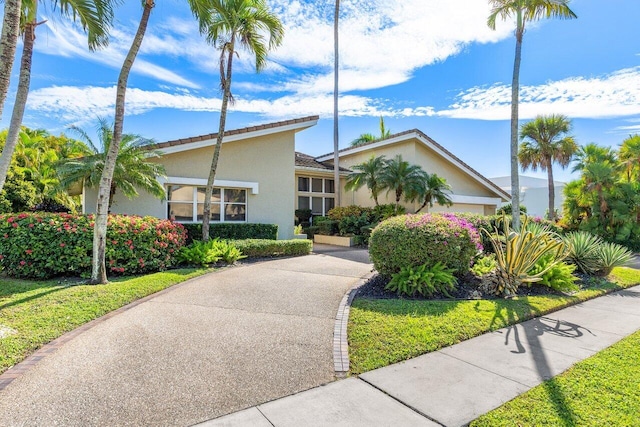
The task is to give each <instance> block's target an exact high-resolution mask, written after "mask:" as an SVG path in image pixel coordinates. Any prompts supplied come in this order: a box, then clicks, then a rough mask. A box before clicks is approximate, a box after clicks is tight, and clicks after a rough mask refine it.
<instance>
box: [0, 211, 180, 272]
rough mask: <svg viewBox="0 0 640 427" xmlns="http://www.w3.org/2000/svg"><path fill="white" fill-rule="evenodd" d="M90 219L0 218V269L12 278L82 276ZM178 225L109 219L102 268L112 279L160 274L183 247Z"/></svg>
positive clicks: (89, 245) (88, 249) (66, 216)
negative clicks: (123, 275) (113, 276)
mask: <svg viewBox="0 0 640 427" xmlns="http://www.w3.org/2000/svg"><path fill="white" fill-rule="evenodd" d="M93 221H94V216H93V215H70V214H55V213H20V214H5V215H0V267H3V268H4V271H5V272H6V273H7V274H8V275H9V276H12V277H22V278H36V279H45V278H50V277H54V276H60V275H74V276H77V275H80V276H86V275H88V274H89V273H90V271H91V256H92V252H93V225H94V222H93ZM185 240H186V231H185V229H184V227H183V226H182V225H181V224H178V223H175V222H172V221H168V220H160V219H158V218H155V217H144V218H143V217H138V216H126V215H109V220H108V226H107V245H106V254H105V255H106V263H107V271H109V272H110V273H112V274H139V273H150V272H156V271H161V270H165V269H167V268H168V267H171V266H173V265H175V264H176V263H177V260H176V259H175V257H174V255H175V254H176V252H177V251H178V250H179V249H180V248H181V247H182V246H183V245H184V243H185Z"/></svg>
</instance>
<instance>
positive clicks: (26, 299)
mask: <svg viewBox="0 0 640 427" xmlns="http://www.w3.org/2000/svg"><path fill="white" fill-rule="evenodd" d="M208 271H210V270H207V269H192V268H190V269H180V270H171V271H166V272H162V273H154V274H149V275H147V276H141V277H134V278H131V277H124V278H116V279H113V281H112V282H111V283H109V284H108V285H94V286H91V285H76V284H74V283H73V282H65V281H59V280H48V281H39V282H34V281H27V280H17V279H8V278H4V277H3V278H0V329H5V330H6V328H10V329H12V330H14V331H16V333H15V334H12V335H8V336H6V337H5V338H1V339H0V373H2V372H4V371H6V370H7V369H8V368H10V367H11V366H13V365H15V364H16V363H18V362H20V361H21V360H23V359H24V358H26V357H27V356H28V355H29V354H31V353H32V352H34V351H35V350H37V349H38V348H40V347H41V346H42V345H43V344H46V343H48V342H50V341H52V340H54V339H56V338H58V337H59V336H61V335H63V334H64V333H65V332H68V331H71V330H73V329H75V328H77V327H78V326H80V325H82V324H84V323H87V322H89V321H91V320H93V319H95V318H98V317H100V316H102V315H104V314H106V313H108V312H110V311H113V310H116V309H118V308H120V307H122V306H124V305H126V304H128V303H130V302H132V301H135V300H137V299H140V298H143V297H145V296H147V295H150V294H153V293H155V292H158V291H161V290H162V289H165V288H168V287H169V286H172V285H175V284H176V283H180V282H183V281H185V280H187V279H190V278H192V277H196V276H199V275H201V274H204V273H205V272H208ZM0 336H1V335H0Z"/></svg>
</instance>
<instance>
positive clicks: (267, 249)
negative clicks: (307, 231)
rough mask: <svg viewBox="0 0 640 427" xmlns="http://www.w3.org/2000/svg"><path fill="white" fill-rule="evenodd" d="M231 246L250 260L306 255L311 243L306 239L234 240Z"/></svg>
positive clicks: (311, 247)
mask: <svg viewBox="0 0 640 427" xmlns="http://www.w3.org/2000/svg"><path fill="white" fill-rule="evenodd" d="M232 243H233V245H234V246H235V247H236V248H238V249H240V251H242V254H243V255H246V256H248V257H250V258H261V257H278V256H295V255H308V254H310V253H311V250H312V249H313V242H312V241H311V240H307V239H293V240H260V239H245V240H234V241H233V242H232Z"/></svg>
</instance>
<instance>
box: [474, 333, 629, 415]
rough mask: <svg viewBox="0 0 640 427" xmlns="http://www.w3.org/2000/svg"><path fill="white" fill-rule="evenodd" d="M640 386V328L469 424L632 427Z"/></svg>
mask: <svg viewBox="0 0 640 427" xmlns="http://www.w3.org/2000/svg"><path fill="white" fill-rule="evenodd" d="M639 384H640V332H636V333H635V334H633V335H631V336H629V337H627V338H625V339H623V340H622V341H620V342H618V343H617V344H614V345H613V346H611V347H609V348H608V349H606V350H603V351H601V352H600V353H598V354H596V355H594V356H592V357H590V358H589V359H586V360H583V361H582V362H579V363H577V364H576V365H575V366H573V367H572V368H571V369H569V370H568V371H567V372H565V373H564V374H562V375H559V376H557V377H555V378H552V379H550V380H548V381H546V382H544V383H542V384H541V385H539V386H537V387H535V388H533V389H531V390H529V391H528V392H526V393H524V394H523V395H521V396H518V397H516V398H515V399H513V400H512V401H510V402H507V403H505V404H504V405H502V406H501V407H500V408H498V409H495V410H493V411H491V412H489V413H488V414H485V415H483V416H482V417H480V418H478V419H477V420H476V421H474V422H472V423H471V426H474V427H480V426H543V425H544V426H574V425H583V426H637V425H640V385H639ZM532 408H535V410H532Z"/></svg>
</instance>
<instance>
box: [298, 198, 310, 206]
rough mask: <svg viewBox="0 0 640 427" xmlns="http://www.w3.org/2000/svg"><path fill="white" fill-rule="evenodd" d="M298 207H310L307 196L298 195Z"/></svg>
mask: <svg viewBox="0 0 640 427" xmlns="http://www.w3.org/2000/svg"><path fill="white" fill-rule="evenodd" d="M298 209H311V206H310V205H309V198H308V197H298Z"/></svg>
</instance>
